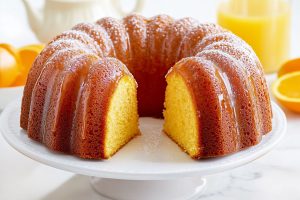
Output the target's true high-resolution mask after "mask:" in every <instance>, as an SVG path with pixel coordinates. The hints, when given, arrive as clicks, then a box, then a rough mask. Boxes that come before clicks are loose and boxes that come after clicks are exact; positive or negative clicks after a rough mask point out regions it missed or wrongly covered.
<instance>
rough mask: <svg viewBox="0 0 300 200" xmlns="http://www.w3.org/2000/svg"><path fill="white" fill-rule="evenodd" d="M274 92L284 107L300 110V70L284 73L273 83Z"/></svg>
mask: <svg viewBox="0 0 300 200" xmlns="http://www.w3.org/2000/svg"><path fill="white" fill-rule="evenodd" d="M272 92H273V94H274V96H275V98H276V99H277V101H278V102H279V103H280V104H282V105H283V106H284V107H286V108H288V109H290V110H292V111H295V112H300V71H297V72H291V73H288V74H284V75H282V76H281V77H280V78H278V79H277V80H276V81H275V82H274V83H273V85H272Z"/></svg>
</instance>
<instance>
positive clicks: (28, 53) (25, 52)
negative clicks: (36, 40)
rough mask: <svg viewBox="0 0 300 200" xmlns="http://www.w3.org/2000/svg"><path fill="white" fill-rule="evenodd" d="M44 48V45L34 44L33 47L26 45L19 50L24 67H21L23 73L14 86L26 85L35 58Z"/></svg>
mask: <svg viewBox="0 0 300 200" xmlns="http://www.w3.org/2000/svg"><path fill="white" fill-rule="evenodd" d="M43 48H44V45H42V44H32V45H26V46H24V47H21V48H20V49H18V54H19V57H20V60H21V63H22V66H21V73H20V75H19V76H18V77H17V80H16V82H15V83H14V84H13V85H14V86H19V85H25V83H26V79H27V75H28V73H29V70H30V68H31V66H32V64H33V62H34V60H35V58H36V57H37V56H38V55H39V53H40V52H41V51H42V50H43Z"/></svg>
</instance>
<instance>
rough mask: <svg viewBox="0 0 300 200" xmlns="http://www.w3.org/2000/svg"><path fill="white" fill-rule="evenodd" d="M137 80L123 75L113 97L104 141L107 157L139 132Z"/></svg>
mask: <svg viewBox="0 0 300 200" xmlns="http://www.w3.org/2000/svg"><path fill="white" fill-rule="evenodd" d="M136 89H137V88H136V82H135V80H134V79H133V77H130V76H127V75H125V76H123V77H122V78H121V79H120V80H119V82H118V85H117V88H116V89H115V91H114V94H113V96H112V98H111V101H110V105H109V110H108V115H107V122H106V136H105V142H104V145H105V147H104V149H105V150H104V152H105V157H106V158H109V157H111V156H112V155H113V154H114V153H115V152H116V151H117V150H118V149H119V148H121V147H122V146H123V145H125V144H126V143H127V142H128V141H129V140H130V139H131V138H133V137H134V136H135V135H137V134H139V129H138V110H137V92H136Z"/></svg>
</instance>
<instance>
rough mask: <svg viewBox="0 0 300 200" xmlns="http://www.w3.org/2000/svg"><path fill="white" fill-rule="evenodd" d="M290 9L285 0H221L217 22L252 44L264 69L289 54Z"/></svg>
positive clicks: (275, 65)
mask: <svg viewBox="0 0 300 200" xmlns="http://www.w3.org/2000/svg"><path fill="white" fill-rule="evenodd" d="M290 21H291V9H290V1H288V0H223V1H222V2H221V3H220V5H219V8H218V23H219V24H220V25H221V26H223V27H224V28H226V29H229V30H231V31H232V32H233V33H235V34H236V35H238V36H240V37H241V38H243V39H244V40H245V41H246V42H247V43H248V44H250V45H251V46H252V48H253V49H254V51H255V52H256V54H257V55H258V57H259V59H260V61H261V63H262V65H263V68H264V71H265V72H266V73H271V72H275V71H277V70H278V68H279V67H280V65H281V64H282V63H283V62H285V61H286V60H287V59H288V58H289V50H290Z"/></svg>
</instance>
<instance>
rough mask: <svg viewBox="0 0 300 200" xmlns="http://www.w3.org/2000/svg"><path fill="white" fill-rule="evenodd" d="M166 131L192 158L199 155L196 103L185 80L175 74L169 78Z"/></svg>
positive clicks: (166, 99) (166, 97)
mask: <svg viewBox="0 0 300 200" xmlns="http://www.w3.org/2000/svg"><path fill="white" fill-rule="evenodd" d="M166 80H167V88H166V96H165V104H164V106H165V110H164V118H165V120H164V121H165V122H164V131H165V133H166V134H167V135H168V136H169V137H170V138H172V139H173V140H174V141H175V142H176V143H177V144H178V145H179V146H180V147H181V148H182V149H183V150H184V151H186V152H187V153H188V154H189V155H190V156H192V157H195V156H197V155H198V153H199V142H198V140H199V139H198V125H197V124H198V122H197V117H196V111H195V107H194V102H193V99H192V96H191V94H190V90H189V88H188V87H187V85H186V83H185V81H184V79H183V78H182V76H181V75H179V74H178V73H176V72H173V73H171V74H169V75H168V76H167V79H166Z"/></svg>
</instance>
